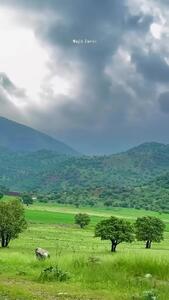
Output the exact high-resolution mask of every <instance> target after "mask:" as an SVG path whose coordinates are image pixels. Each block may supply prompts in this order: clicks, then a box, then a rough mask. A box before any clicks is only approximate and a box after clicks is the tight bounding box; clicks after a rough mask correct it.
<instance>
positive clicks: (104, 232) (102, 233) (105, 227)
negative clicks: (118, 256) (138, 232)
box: [95, 217, 134, 252]
mask: <svg viewBox="0 0 169 300" xmlns="http://www.w3.org/2000/svg"><path fill="white" fill-rule="evenodd" d="M95 236H96V237H100V238H101V240H110V241H111V243H112V247H111V251H112V252H115V251H116V247H117V245H118V244H120V243H122V242H132V241H133V240H134V229H133V226H132V224H131V223H130V222H129V221H127V220H124V219H120V218H116V217H111V218H109V219H107V220H103V221H101V222H99V223H98V224H97V225H96V228H95Z"/></svg>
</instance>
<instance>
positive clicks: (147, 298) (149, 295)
mask: <svg viewBox="0 0 169 300" xmlns="http://www.w3.org/2000/svg"><path fill="white" fill-rule="evenodd" d="M143 299H144V300H157V296H156V294H155V292H154V291H145V292H144V295H143Z"/></svg>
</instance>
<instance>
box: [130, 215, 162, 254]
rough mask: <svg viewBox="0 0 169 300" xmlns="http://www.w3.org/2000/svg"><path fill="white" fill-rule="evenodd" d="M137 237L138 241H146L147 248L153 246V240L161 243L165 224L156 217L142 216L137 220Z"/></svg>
mask: <svg viewBox="0 0 169 300" xmlns="http://www.w3.org/2000/svg"><path fill="white" fill-rule="evenodd" d="M135 228H136V237H137V239H138V241H145V242H146V249H150V248H151V243H152V242H157V243H160V242H161V240H163V233H164V229H165V224H164V222H163V221H161V220H160V219H159V218H156V217H150V216H147V217H141V218H138V219H137V220H136V223H135Z"/></svg>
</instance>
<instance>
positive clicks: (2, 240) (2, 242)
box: [1, 234, 5, 248]
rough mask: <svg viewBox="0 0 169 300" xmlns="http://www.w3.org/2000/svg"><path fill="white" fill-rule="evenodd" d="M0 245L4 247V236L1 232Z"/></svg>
mask: <svg viewBox="0 0 169 300" xmlns="http://www.w3.org/2000/svg"><path fill="white" fill-rule="evenodd" d="M1 246H2V248H4V247H5V238H4V235H3V234H2V238H1Z"/></svg>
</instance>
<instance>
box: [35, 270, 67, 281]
mask: <svg viewBox="0 0 169 300" xmlns="http://www.w3.org/2000/svg"><path fill="white" fill-rule="evenodd" d="M69 278H70V276H69V274H68V273H67V272H64V271H62V270H61V269H59V268H58V266H56V267H52V266H51V267H49V268H46V269H44V270H43V271H42V272H41V274H40V277H39V280H40V281H42V282H44V281H67V280H68V279H69Z"/></svg>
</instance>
